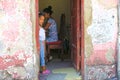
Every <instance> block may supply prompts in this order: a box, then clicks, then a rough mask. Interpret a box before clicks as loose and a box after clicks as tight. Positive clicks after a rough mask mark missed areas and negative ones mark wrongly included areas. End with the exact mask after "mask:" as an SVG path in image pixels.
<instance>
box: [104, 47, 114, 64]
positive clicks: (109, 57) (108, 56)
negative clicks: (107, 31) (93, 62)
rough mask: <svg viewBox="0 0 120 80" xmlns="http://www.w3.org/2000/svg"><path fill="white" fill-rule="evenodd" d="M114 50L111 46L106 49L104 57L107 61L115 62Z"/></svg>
mask: <svg viewBox="0 0 120 80" xmlns="http://www.w3.org/2000/svg"><path fill="white" fill-rule="evenodd" d="M113 55H114V50H113V49H112V48H110V49H108V51H107V53H106V55H105V57H106V59H107V60H108V61H109V62H112V63H113V62H115V59H114V56H113Z"/></svg>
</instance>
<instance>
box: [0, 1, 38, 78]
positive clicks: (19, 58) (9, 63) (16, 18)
mask: <svg viewBox="0 0 120 80" xmlns="http://www.w3.org/2000/svg"><path fill="white" fill-rule="evenodd" d="M32 12H35V2H34V0H14V1H13V0H0V80H13V79H14V80H16V79H19V80H32V79H34V80H37V73H38V68H37V66H36V65H37V64H36V55H35V53H36V49H35V46H34V45H35V40H34V39H35V38H34V32H35V31H34V30H35V29H34V28H35V16H33V15H35V14H34V13H32Z"/></svg>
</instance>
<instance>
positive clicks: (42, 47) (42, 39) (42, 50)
mask: <svg viewBox="0 0 120 80" xmlns="http://www.w3.org/2000/svg"><path fill="white" fill-rule="evenodd" d="M44 19H45V18H44V15H43V14H42V13H39V41H40V66H41V69H42V73H43V74H48V73H50V71H49V70H47V69H46V66H45V30H44V29H43V27H42V25H43V23H44Z"/></svg>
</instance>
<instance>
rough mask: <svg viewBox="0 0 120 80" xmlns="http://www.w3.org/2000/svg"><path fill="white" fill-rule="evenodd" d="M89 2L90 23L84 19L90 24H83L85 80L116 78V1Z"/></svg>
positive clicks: (94, 0) (92, 0)
mask: <svg viewBox="0 0 120 80" xmlns="http://www.w3.org/2000/svg"><path fill="white" fill-rule="evenodd" d="M90 1H91V4H90V3H88V5H91V6H90V8H88V7H87V8H88V9H91V7H92V9H91V13H90V15H91V14H92V17H91V21H90V22H88V21H89V18H88V20H87V19H85V20H86V21H87V22H88V23H90V24H87V23H86V22H85V80H106V79H109V78H112V77H115V76H116V64H115V63H116V45H117V44H116V43H117V31H118V28H117V0H90ZM86 2H87V1H86ZM86 6H87V4H86V5H85V9H86V10H85V12H87V8H86ZM90 15H89V16H90ZM91 47H92V48H91Z"/></svg>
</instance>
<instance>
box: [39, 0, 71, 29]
mask: <svg viewBox="0 0 120 80" xmlns="http://www.w3.org/2000/svg"><path fill="white" fill-rule="evenodd" d="M49 5H51V6H52V9H53V15H52V16H53V18H54V19H55V20H56V22H57V24H58V30H59V28H60V16H61V13H65V15H66V26H69V24H70V0H40V1H39V11H42V10H43V9H44V8H46V7H48V6H49Z"/></svg>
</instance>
